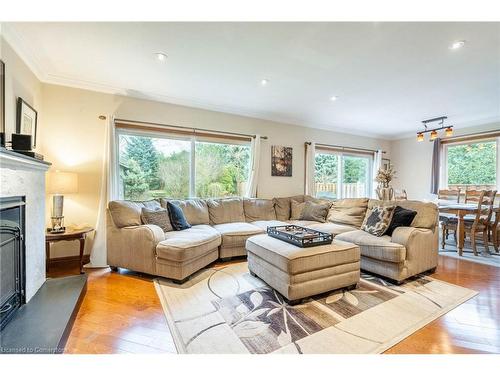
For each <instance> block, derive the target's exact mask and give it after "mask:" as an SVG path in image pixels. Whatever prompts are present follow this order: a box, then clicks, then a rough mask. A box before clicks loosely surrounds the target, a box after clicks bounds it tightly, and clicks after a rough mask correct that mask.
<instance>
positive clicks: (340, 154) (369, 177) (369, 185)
mask: <svg viewBox="0 0 500 375" xmlns="http://www.w3.org/2000/svg"><path fill="white" fill-rule="evenodd" d="M317 154H328V155H336V156H337V192H338V194H337V197H335V198H334V199H344V197H343V195H344V194H343V192H344V181H343V179H344V156H353V157H358V158H366V159H368V167H367V168H368V171H367V174H366V196H367V197H368V198H369V197H371V191H372V189H373V155H372V154H370V153H368V152H356V151H348V150H346V151H342V150H339V149H335V148H332V149H329V148H327V147H316V149H315V150H314V157H315V158H316V155H317ZM315 178H316V176H315ZM314 183H315V184H316V181H314ZM315 194H316V197H317V195H318V192H316V193H315Z"/></svg>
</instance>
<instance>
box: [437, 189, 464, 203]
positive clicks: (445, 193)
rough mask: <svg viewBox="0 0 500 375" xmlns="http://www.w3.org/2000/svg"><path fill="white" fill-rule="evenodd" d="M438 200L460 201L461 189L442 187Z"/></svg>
mask: <svg viewBox="0 0 500 375" xmlns="http://www.w3.org/2000/svg"><path fill="white" fill-rule="evenodd" d="M438 200H442V201H449V203H460V189H441V190H439V191H438Z"/></svg>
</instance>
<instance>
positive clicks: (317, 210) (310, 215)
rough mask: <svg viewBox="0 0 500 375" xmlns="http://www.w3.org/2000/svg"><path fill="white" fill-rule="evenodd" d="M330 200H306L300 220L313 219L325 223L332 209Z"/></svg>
mask: <svg viewBox="0 0 500 375" xmlns="http://www.w3.org/2000/svg"><path fill="white" fill-rule="evenodd" d="M330 206H331V203H330V202H323V203H314V202H312V201H307V202H304V207H303V209H302V211H301V212H300V217H299V220H312V221H319V222H321V223H324V222H325V221H326V215H328V210H329V209H330Z"/></svg>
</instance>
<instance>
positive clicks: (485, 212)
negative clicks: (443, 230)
mask: <svg viewBox="0 0 500 375" xmlns="http://www.w3.org/2000/svg"><path fill="white" fill-rule="evenodd" d="M470 191H473V190H470ZM473 192H474V193H473V194H471V195H470V196H469V198H472V199H473V200H472V201H471V200H469V201H468V202H467V198H466V203H471V202H473V201H476V202H477V212H476V214H475V215H470V216H473V217H474V219H473V220H464V231H465V234H466V235H467V234H468V235H469V237H470V240H471V244H472V250H473V251H474V255H478V254H477V247H476V235H477V234H478V233H482V235H483V244H484V248H485V249H486V251H489V248H488V242H489V241H488V234H489V230H490V221H491V215H492V213H493V202H494V201H495V196H496V193H497V192H496V190H483V191H480V193H479V196H478V195H477V194H476V192H477V191H475V190H474V191H473ZM466 197H467V192H466ZM446 226H447V228H448V229H452V230H454V231H455V233H456V231H457V226H458V220H448V222H447V224H446ZM455 242H456V235H455Z"/></svg>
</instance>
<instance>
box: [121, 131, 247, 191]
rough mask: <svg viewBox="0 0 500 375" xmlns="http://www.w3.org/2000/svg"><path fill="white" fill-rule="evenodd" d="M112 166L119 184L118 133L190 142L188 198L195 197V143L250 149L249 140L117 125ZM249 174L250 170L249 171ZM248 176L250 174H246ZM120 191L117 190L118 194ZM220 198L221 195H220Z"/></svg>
mask: <svg viewBox="0 0 500 375" xmlns="http://www.w3.org/2000/svg"><path fill="white" fill-rule="evenodd" d="M114 133H115V134H114V136H115V137H114V138H115V139H114V143H115V147H114V150H113V151H114V153H113V154H114V160H113V163H114V166H113V171H114V175H115V178H116V186H119V180H120V135H130V136H138V137H149V138H161V139H168V140H176V141H188V142H190V153H189V197H187V198H188V199H190V198H191V199H195V198H197V197H196V143H197V142H203V143H216V144H227V145H240V146H248V147H249V149H250V153H251V152H252V150H251V140H248V141H245V140H241V139H233V138H224V137H223V136H209V135H207V134H203V135H199V136H196V135H193V134H186V135H183V134H178V133H173V132H172V133H170V132H168V131H164V130H158V131H154V130H144V129H140V128H139V129H130V128H120V127H117V128H116V129H115V132H114ZM251 159H252V155H250V160H249V163H251ZM250 170H251V165H249V171H250ZM249 174H250V172H249ZM248 177H250V175H249V176H248ZM120 194H121V192H118V195H120ZM116 198H117V199H126V198H125V197H120V196H118V197H116ZM220 198H222V197H220Z"/></svg>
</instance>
